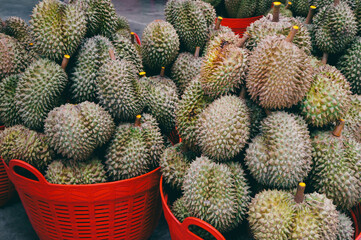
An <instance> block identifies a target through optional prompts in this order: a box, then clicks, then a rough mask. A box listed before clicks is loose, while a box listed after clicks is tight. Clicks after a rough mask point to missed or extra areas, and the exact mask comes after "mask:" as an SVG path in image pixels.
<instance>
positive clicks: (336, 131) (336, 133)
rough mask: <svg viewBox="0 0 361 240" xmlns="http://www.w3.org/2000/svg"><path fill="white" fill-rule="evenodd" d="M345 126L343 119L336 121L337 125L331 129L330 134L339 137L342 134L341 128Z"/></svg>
mask: <svg viewBox="0 0 361 240" xmlns="http://www.w3.org/2000/svg"><path fill="white" fill-rule="evenodd" d="M344 126H345V120H344V119H340V120H339V121H338V122H337V125H336V127H335V129H334V130H333V132H332V134H333V135H334V136H335V137H341V135H342V130H343V128H344Z"/></svg>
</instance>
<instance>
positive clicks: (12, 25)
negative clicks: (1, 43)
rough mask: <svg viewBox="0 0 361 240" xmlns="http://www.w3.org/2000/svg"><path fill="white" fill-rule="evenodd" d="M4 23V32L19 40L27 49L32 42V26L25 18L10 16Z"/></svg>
mask: <svg viewBox="0 0 361 240" xmlns="http://www.w3.org/2000/svg"><path fill="white" fill-rule="evenodd" d="M4 25H5V27H4V29H3V33H5V34H6V35H9V36H11V37H13V38H15V39H16V40H18V41H19V42H20V43H21V44H22V45H23V46H24V48H25V49H27V48H28V47H29V44H30V43H31V42H32V38H31V36H30V28H29V26H28V24H27V23H26V22H25V21H24V20H23V19H21V18H19V17H9V18H8V19H6V20H5V22H4Z"/></svg>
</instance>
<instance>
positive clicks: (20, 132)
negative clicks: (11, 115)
mask: <svg viewBox="0 0 361 240" xmlns="http://www.w3.org/2000/svg"><path fill="white" fill-rule="evenodd" d="M0 156H2V158H3V159H4V160H5V162H6V163H7V164H9V162H10V160H12V159H20V160H23V161H25V162H27V163H29V164H30V165H32V166H34V167H36V168H37V169H38V170H40V171H43V170H45V168H46V166H47V165H48V164H49V163H50V162H51V161H52V160H53V157H54V152H53V151H52V150H51V148H50V146H49V144H48V139H47V138H46V136H45V135H44V134H41V133H37V132H35V131H32V130H29V129H27V128H25V127H24V126H21V125H15V126H13V127H9V128H5V130H4V131H2V133H0Z"/></svg>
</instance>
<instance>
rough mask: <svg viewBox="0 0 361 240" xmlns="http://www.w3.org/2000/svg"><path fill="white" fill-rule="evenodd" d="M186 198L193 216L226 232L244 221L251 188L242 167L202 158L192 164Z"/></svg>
mask: <svg viewBox="0 0 361 240" xmlns="http://www.w3.org/2000/svg"><path fill="white" fill-rule="evenodd" d="M183 198H184V204H185V206H186V208H187V209H188V211H189V212H190V216H193V217H197V218H200V219H202V220H203V221H206V222H208V223H209V224H211V225H212V226H213V227H215V228H216V229H217V230H218V231H220V232H226V231H229V230H232V229H234V228H235V227H237V226H238V224H239V223H240V222H241V221H242V220H243V219H244V217H245V213H246V211H247V207H248V203H249V200H250V196H249V186H248V183H247V181H246V179H245V177H244V173H243V170H242V169H241V166H240V165H239V164H234V165H232V166H230V167H229V166H227V165H225V164H217V163H214V162H212V161H211V160H209V159H208V158H207V157H200V158H197V159H196V160H195V161H194V162H193V163H191V165H190V168H189V169H188V171H187V174H186V176H185V177H184V183H183Z"/></svg>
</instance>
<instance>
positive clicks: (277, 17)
mask: <svg viewBox="0 0 361 240" xmlns="http://www.w3.org/2000/svg"><path fill="white" fill-rule="evenodd" d="M280 8H281V2H273V18H272V22H279V21H280Z"/></svg>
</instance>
